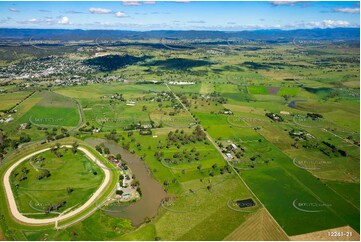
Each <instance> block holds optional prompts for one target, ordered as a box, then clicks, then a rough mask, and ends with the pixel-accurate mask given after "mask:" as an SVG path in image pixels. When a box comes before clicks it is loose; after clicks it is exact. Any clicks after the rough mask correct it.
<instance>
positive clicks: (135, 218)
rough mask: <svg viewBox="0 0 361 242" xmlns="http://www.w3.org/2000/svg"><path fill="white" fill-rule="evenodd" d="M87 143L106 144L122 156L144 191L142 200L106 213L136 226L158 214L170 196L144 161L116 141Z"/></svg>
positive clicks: (101, 140) (90, 139)
mask: <svg viewBox="0 0 361 242" xmlns="http://www.w3.org/2000/svg"><path fill="white" fill-rule="evenodd" d="M85 142H87V143H89V144H91V145H93V146H95V145H99V144H104V146H105V147H107V148H109V150H110V153H112V154H120V155H121V156H122V159H123V160H124V161H125V162H126V163H127V165H128V167H129V168H130V169H131V170H132V172H133V174H134V175H135V177H136V179H137V180H138V181H139V182H140V188H141V189H142V197H141V199H140V200H138V201H136V202H135V203H132V204H129V205H128V206H126V207H117V206H114V207H110V208H109V209H108V210H107V211H106V213H107V214H109V215H111V216H114V217H119V218H128V219H130V220H131V221H132V224H133V225H134V226H138V225H140V224H142V223H143V222H144V219H145V218H146V217H148V218H152V217H154V216H155V215H156V214H157V212H158V208H159V206H160V203H161V201H162V199H164V198H166V197H168V196H169V195H168V193H166V192H165V191H164V189H163V187H162V186H161V185H160V183H159V182H158V181H156V180H155V179H154V178H153V177H152V175H151V172H150V171H149V169H148V167H147V166H146V164H145V163H144V161H142V160H141V159H140V158H139V157H138V156H137V155H135V154H132V153H130V152H129V151H128V150H125V149H123V148H122V147H121V146H120V145H119V144H117V143H115V142H114V141H109V140H105V139H100V138H89V139H86V140H85Z"/></svg>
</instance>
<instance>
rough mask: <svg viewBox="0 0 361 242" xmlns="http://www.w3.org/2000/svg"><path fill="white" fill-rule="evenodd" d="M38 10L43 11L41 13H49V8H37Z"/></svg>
mask: <svg viewBox="0 0 361 242" xmlns="http://www.w3.org/2000/svg"><path fill="white" fill-rule="evenodd" d="M39 12H43V13H50V12H51V11H50V10H46V9H39Z"/></svg>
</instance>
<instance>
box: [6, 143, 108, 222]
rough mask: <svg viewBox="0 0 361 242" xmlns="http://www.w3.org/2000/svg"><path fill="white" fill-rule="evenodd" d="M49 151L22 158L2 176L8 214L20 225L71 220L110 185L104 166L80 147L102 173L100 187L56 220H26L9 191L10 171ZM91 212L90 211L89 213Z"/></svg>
mask: <svg viewBox="0 0 361 242" xmlns="http://www.w3.org/2000/svg"><path fill="white" fill-rule="evenodd" d="M62 147H67V148H71V147H72V146H70V145H64V146H62ZM47 150H50V148H46V149H42V150H39V151H36V152H34V153H32V154H30V155H27V156H25V157H23V158H22V159H20V160H18V161H17V162H15V163H14V164H13V165H12V166H11V167H10V168H9V169H8V170H7V171H6V173H5V175H4V176H3V184H4V188H5V193H6V198H7V201H8V204H9V208H10V212H11V214H12V216H13V217H14V218H15V219H16V220H18V221H20V222H22V223H26V224H33V225H47V224H51V223H55V225H57V224H58V222H60V221H62V220H65V219H68V218H71V217H73V216H75V215H77V214H78V213H80V212H82V211H83V210H85V209H87V208H88V207H89V206H90V205H92V204H93V203H94V202H95V201H96V199H97V198H98V197H99V195H100V194H101V193H102V192H103V190H104V189H106V188H107V187H108V186H109V185H110V183H111V173H110V171H109V170H108V169H106V168H104V166H103V165H102V163H101V162H100V161H99V160H98V159H97V158H96V157H95V156H94V155H93V154H92V153H90V152H89V151H88V150H87V149H85V148H82V147H78V150H80V151H82V152H83V153H84V154H85V155H86V156H88V158H89V159H90V160H92V161H94V162H95V163H96V164H97V165H98V166H99V167H100V168H101V169H102V170H103V171H104V174H105V178H104V180H103V183H102V184H101V185H100V187H99V188H98V190H96V191H95V193H93V195H92V196H91V198H90V199H89V200H88V201H86V203H84V204H83V205H82V206H81V207H79V208H77V209H75V210H73V211H71V212H69V213H66V214H61V215H60V216H58V217H56V218H47V219H35V218H28V217H26V216H24V215H23V214H22V213H21V212H19V210H18V207H17V206H16V202H15V198H14V194H13V191H12V189H11V185H10V175H11V173H12V171H13V170H14V169H15V168H16V167H17V166H18V165H20V164H21V163H22V162H24V161H25V160H27V159H29V158H31V157H32V156H34V155H37V154H40V153H42V152H44V151H47ZM91 212H93V210H92V211H90V213H91Z"/></svg>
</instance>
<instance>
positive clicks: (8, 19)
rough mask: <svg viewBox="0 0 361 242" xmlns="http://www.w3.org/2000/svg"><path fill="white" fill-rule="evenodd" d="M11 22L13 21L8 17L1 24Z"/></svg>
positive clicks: (0, 21)
mask: <svg viewBox="0 0 361 242" xmlns="http://www.w3.org/2000/svg"><path fill="white" fill-rule="evenodd" d="M10 20H11V18H10V17H6V18H3V19H0V24H5V23H8V22H9V21H10Z"/></svg>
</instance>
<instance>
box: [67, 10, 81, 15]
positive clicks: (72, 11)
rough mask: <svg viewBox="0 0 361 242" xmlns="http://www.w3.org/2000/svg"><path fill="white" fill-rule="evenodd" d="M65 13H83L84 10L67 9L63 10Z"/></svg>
mask: <svg viewBox="0 0 361 242" xmlns="http://www.w3.org/2000/svg"><path fill="white" fill-rule="evenodd" d="M65 13H68V14H81V13H84V12H80V11H75V10H67V11H65Z"/></svg>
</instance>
